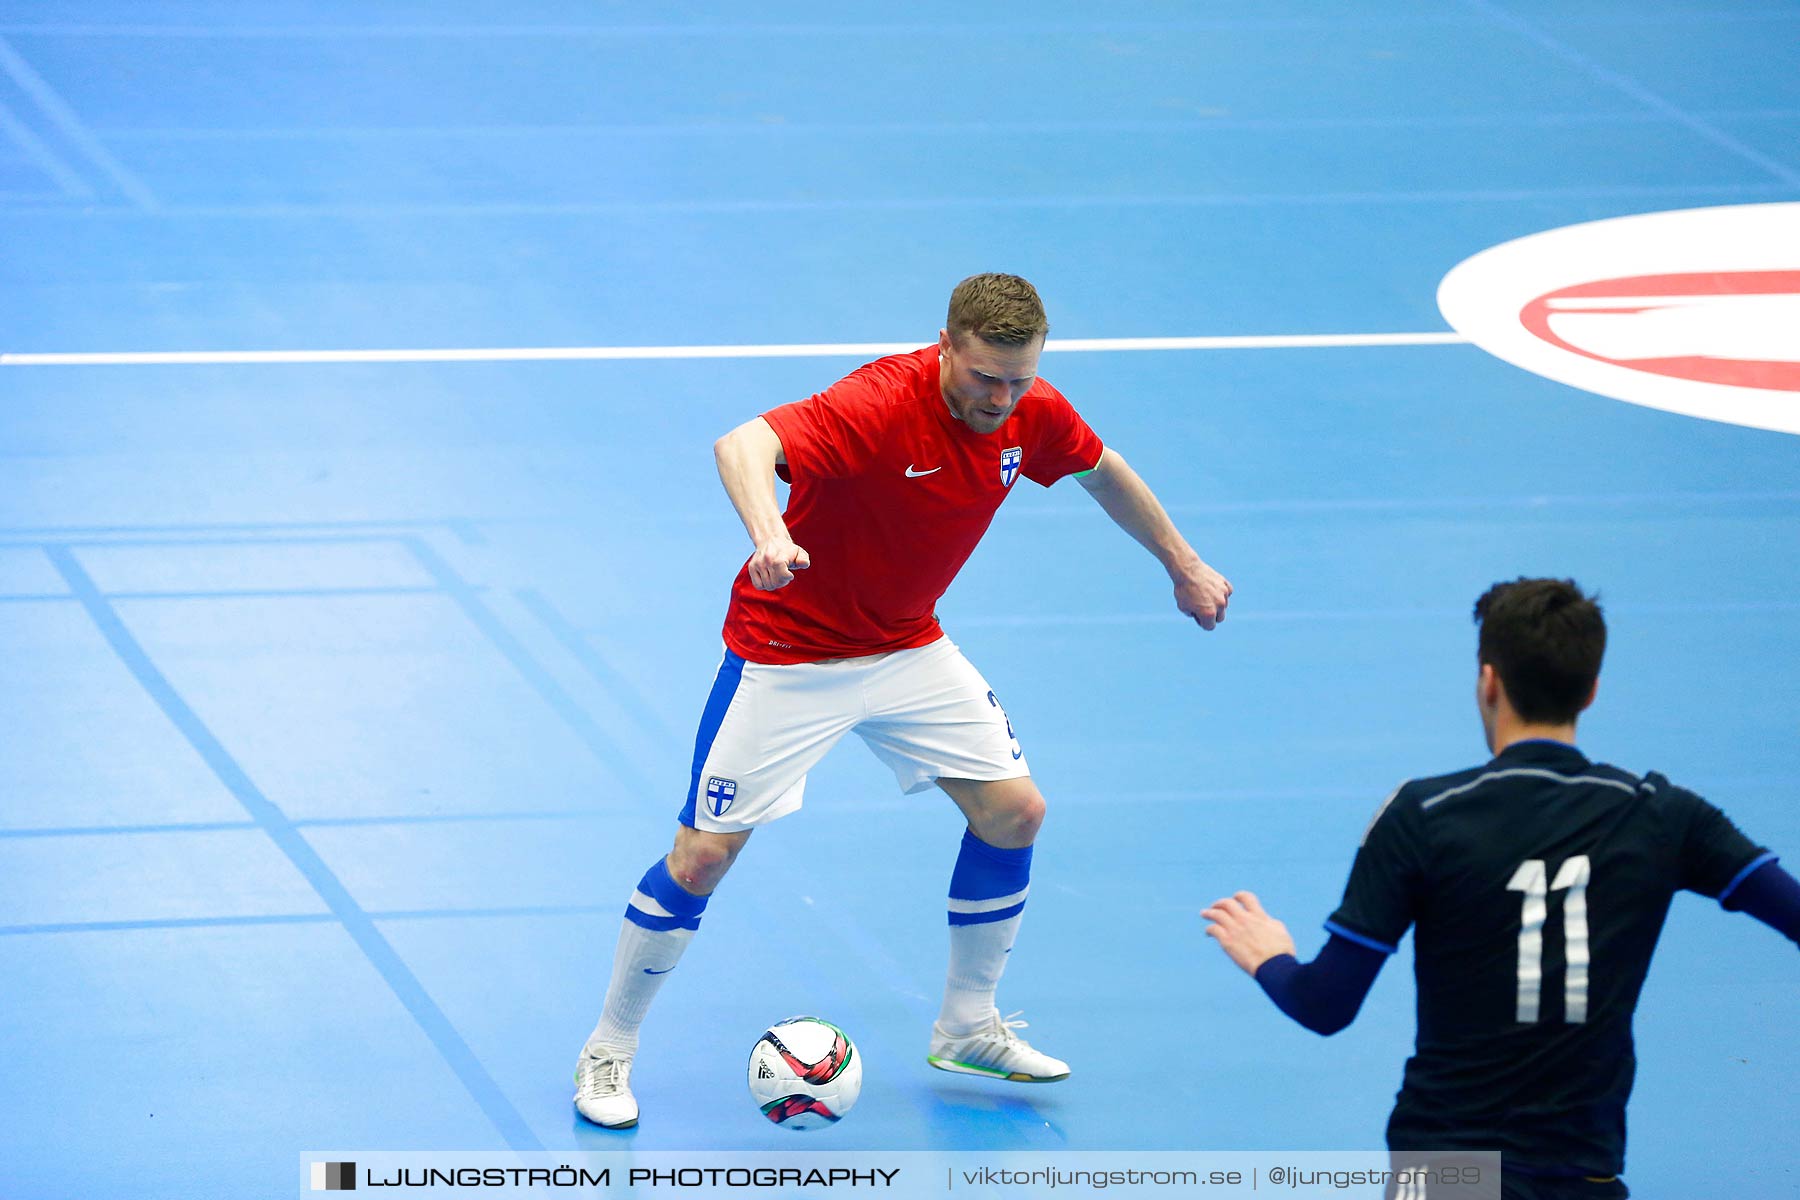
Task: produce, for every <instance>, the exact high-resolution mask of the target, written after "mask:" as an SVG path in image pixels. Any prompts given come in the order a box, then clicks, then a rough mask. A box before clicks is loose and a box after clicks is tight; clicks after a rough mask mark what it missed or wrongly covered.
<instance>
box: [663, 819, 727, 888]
mask: <svg viewBox="0 0 1800 1200" xmlns="http://www.w3.org/2000/svg"><path fill="white" fill-rule="evenodd" d="M742 844H743V843H742V841H741V840H738V839H734V838H728V837H724V836H721V835H719V834H708V833H702V832H700V831H699V830H695V829H687V828H683V829H682V831H681V833H680V834H678V835H677V836H676V838H675V848H674V849H673V850H671V851H670V852H669V874H670V875H671V876H672V877H673V878H674V880H675V882H676V883H677V884H679V885H680V886H681V888H682V890H683V891H687V892H692V893H693V894H694V895H696V896H706V895H711V894H712V890H713V889H714V888H716V887H718V886H719V881H720V880H721V879H723V878H725V872H726V871H728V870H730V869H731V864H732V862H733V861H734V860H735V859H736V858H737V852H738V847H739V846H741V845H742Z"/></svg>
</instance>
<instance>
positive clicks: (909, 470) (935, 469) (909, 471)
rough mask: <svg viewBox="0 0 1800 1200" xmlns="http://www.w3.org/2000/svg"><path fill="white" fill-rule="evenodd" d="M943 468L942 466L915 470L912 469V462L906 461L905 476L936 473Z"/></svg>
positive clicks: (912, 477)
mask: <svg viewBox="0 0 1800 1200" xmlns="http://www.w3.org/2000/svg"><path fill="white" fill-rule="evenodd" d="M943 469H944V468H942V467H933V468H931V470H929V471H915V470H913V469H912V464H910V463H908V464H907V467H906V477H907V478H908V479H917V478H919V477H920V476H922V475H936V474H937V473H938V472H939V471H941V470H943Z"/></svg>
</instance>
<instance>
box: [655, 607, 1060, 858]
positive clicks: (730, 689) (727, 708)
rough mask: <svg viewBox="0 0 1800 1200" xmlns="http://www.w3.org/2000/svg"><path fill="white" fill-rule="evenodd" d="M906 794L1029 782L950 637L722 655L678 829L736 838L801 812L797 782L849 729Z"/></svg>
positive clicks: (998, 715)
mask: <svg viewBox="0 0 1800 1200" xmlns="http://www.w3.org/2000/svg"><path fill="white" fill-rule="evenodd" d="M853 729H854V730H855V731H856V732H857V733H858V734H860V735H861V736H862V739H863V741H864V742H867V743H868V746H869V749H871V750H873V751H874V752H875V756H876V757H877V758H879V759H881V761H882V762H884V763H886V764H887V765H888V767H889V768H890V769H891V770H892V771H893V772H894V778H895V779H896V780H897V781H898V782H899V784H900V789H901V791H903V792H907V793H909V794H910V793H912V792H922V791H924V790H925V789H926V788H928V787H930V786H931V785H932V784H933V783H934V782H936V781H937V780H938V779H939V778H950V779H979V780H994V779H1017V778H1019V777H1020V776H1023V775H1029V774H1031V768H1030V767H1028V766H1027V765H1026V764H1025V752H1024V751H1023V750H1021V749H1020V748H1019V741H1018V739H1017V738H1015V737H1014V736H1013V731H1012V724H1011V722H1009V721H1008V720H1007V719H1006V712H1005V710H1004V709H1002V708H1001V707H1000V701H999V699H998V698H996V697H995V695H994V692H993V689H992V688H990V687H988V685H987V680H985V679H983V678H982V677H981V672H979V671H977V670H976V669H975V667H974V666H973V664H971V663H970V662H969V660H968V659H966V658H964V657H963V653H962V651H961V650H958V649H957V648H956V645H955V643H953V642H952V641H951V640H950V639H949V638H947V637H946V638H939V639H938V640H937V641H935V642H933V643H931V644H930V645H929V646H920V647H918V648H917V649H914V650H895V651H892V652H891V653H888V654H873V655H870V656H868V657H867V658H838V659H832V660H830V661H828V662H817V663H798V664H795V665H791V666H777V665H771V664H768V663H753V662H746V661H745V660H744V659H742V658H740V657H738V656H737V655H736V654H733V653H732V652H731V651H730V650H727V651H726V652H725V661H724V662H722V663H721V664H720V665H719V674H718V677H717V678H716V679H715V680H714V681H713V690H712V695H711V696H710V697H709V698H708V699H707V702H706V712H705V714H704V715H703V716H702V717H701V719H700V733H699V736H697V737H696V738H695V739H694V777H693V782H692V783H690V784H689V786H688V794H687V803H686V805H685V806H683V808H682V810H681V823H682V824H683V825H691V826H692V827H694V828H695V829H699V830H704V831H706V832H708V833H740V832H742V831H744V830H747V829H750V828H753V827H754V826H757V825H763V824H767V823H768V822H770V821H773V820H775V819H776V818H777V817H785V816H786V815H787V814H789V813H791V812H793V811H794V810H795V809H797V808H799V807H800V800H801V797H802V795H803V793H804V792H805V790H806V773H807V772H808V771H810V770H812V769H813V766H814V765H815V764H816V763H817V762H818V761H819V760H820V759H821V758H823V757H825V752H826V751H827V750H830V749H831V748H832V747H833V746H835V745H836V744H837V742H838V739H839V738H841V737H843V736H844V735H845V734H846V733H849V732H850V731H851V730H853Z"/></svg>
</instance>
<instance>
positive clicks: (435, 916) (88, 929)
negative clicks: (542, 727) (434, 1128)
mask: <svg viewBox="0 0 1800 1200" xmlns="http://www.w3.org/2000/svg"><path fill="white" fill-rule="evenodd" d="M618 912H619V906H618V905H617V904H521V905H518V906H516V907H511V908H508V907H498V908H417V909H395V910H393V911H388V912H381V911H376V912H369V913H366V914H364V915H365V916H366V917H367V918H368V919H369V920H370V921H454V920H459V919H461V918H464V917H473V918H482V919H493V918H504V917H591V916H596V915H605V914H614V915H616V914H617V913H618ZM337 919H338V918H337V917H336V916H334V915H332V914H331V913H263V914H256V915H249V916H241V917H167V918H155V917H152V918H147V919H145V920H142V921H46V922H41V923H38V924H33V925H0V937H29V936H32V935H34V934H50V933H118V932H121V931H140V930H148V929H228V928H234V927H238V926H245V925H329V924H333V923H335V922H336V921H337ZM377 936H379V935H377ZM502 1103H504V1099H502ZM514 1115H515V1116H516V1115H517V1114H516V1113H515V1114H514ZM525 1136H527V1137H530V1136H531V1133H530V1131H529V1130H526V1131H525ZM532 1148H534V1147H529V1146H514V1147H513V1149H515V1150H526V1149H532ZM535 1148H538V1149H541V1147H535Z"/></svg>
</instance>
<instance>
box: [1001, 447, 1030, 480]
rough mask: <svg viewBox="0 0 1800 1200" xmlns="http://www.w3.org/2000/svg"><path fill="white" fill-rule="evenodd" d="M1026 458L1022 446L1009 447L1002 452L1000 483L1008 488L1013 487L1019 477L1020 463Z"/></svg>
mask: <svg viewBox="0 0 1800 1200" xmlns="http://www.w3.org/2000/svg"><path fill="white" fill-rule="evenodd" d="M1024 457H1025V450H1024V448H1023V447H1020V446H1008V447H1007V448H1006V449H1004V450H1002V451H1001V452H1000V482H1001V483H1002V484H1003V485H1005V486H1006V487H1011V486H1012V485H1013V480H1015V479H1017V478H1018V477H1019V462H1020V461H1021V460H1022V459H1023V458H1024Z"/></svg>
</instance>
